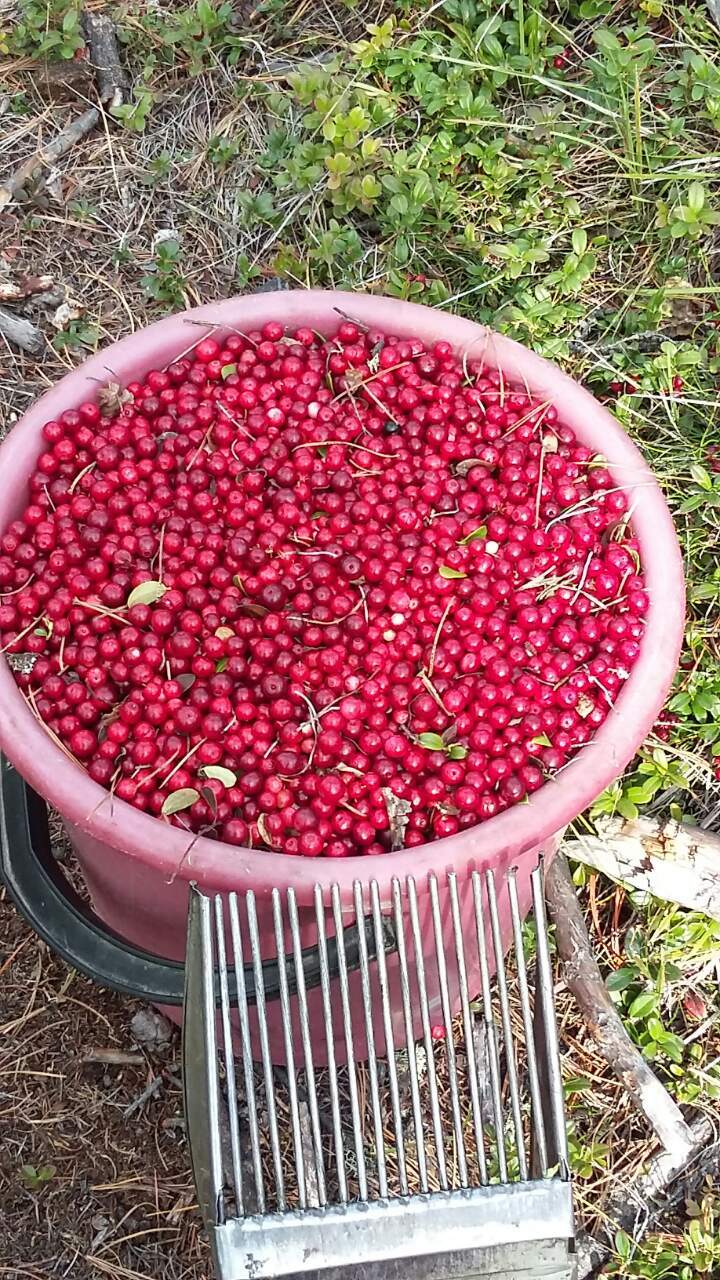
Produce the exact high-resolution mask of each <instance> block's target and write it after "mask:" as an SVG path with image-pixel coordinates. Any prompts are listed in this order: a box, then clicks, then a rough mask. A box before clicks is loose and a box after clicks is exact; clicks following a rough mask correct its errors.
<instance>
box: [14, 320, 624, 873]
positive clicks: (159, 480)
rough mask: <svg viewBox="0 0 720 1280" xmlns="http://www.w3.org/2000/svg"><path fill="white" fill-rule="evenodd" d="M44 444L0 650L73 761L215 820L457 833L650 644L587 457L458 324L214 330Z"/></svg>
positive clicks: (602, 471) (598, 470) (340, 833)
mask: <svg viewBox="0 0 720 1280" xmlns="http://www.w3.org/2000/svg"><path fill="white" fill-rule="evenodd" d="M43 436H44V440H45V451H44V452H43V453H42V454H41V455H40V457H39V458H38V460H37V466H36V469H35V473H34V475H33V477H32V479H31V482H30V491H31V493H30V502H29V505H28V506H27V508H26V510H25V512H24V514H23V516H22V519H20V520H16V521H14V522H13V523H12V524H11V525H10V527H9V528H8V529H7V530H6V531H5V533H4V536H3V537H2V538H1V539H0V647H1V648H2V649H3V651H5V652H8V653H9V654H11V655H16V657H15V658H13V659H11V661H12V662H13V665H14V667H15V669H16V679H17V681H18V684H19V686H20V688H21V689H22V690H23V692H24V694H25V697H26V698H27V700H28V703H29V705H30V707H31V709H32V711H33V713H34V714H35V715H36V716H37V717H38V719H39V720H40V721H41V722H42V723H43V724H44V725H45V726H46V727H47V730H48V732H49V733H50V734H51V735H52V737H53V738H54V739H55V740H56V741H57V742H58V743H59V744H61V746H62V747H63V749H64V750H66V751H67V752H69V753H70V754H71V755H72V756H73V757H74V758H75V759H76V760H77V761H78V762H80V764H81V765H82V766H83V767H84V768H85V769H87V771H88V773H89V775H90V777H91V778H93V779H94V780H95V781H96V782H98V783H100V784H101V785H102V786H104V787H107V788H109V789H110V790H112V791H113V792H114V794H115V795H117V796H118V797H120V798H122V799H123V800H126V801H128V802H130V803H131V804H133V805H135V806H137V808H139V809H142V810H145V811H147V812H148V813H150V814H155V815H159V816H162V817H164V819H165V820H167V821H170V822H172V823H174V824H176V825H178V826H183V827H186V828H187V829H189V830H192V831H195V832H203V833H204V834H206V835H208V836H210V837H211V838H217V839H222V840H225V841H228V842H230V843H233V844H238V845H251V846H254V847H264V848H271V849H275V850H281V851H283V852H285V853H299V854H303V855H306V856H308V857H312V856H316V855H320V854H325V855H326V856H330V857H345V856H347V855H349V854H357V853H371V854H377V853H382V852H386V851H388V850H391V849H394V848H399V847H402V846H406V847H407V846H413V845H419V844H422V843H424V842H425V841H428V840H433V839H436V838H438V837H442V836H451V835H453V834H454V833H455V832H457V831H462V830H464V829H466V828H468V827H471V826H473V825H475V824H477V823H480V822H483V821H485V820H486V819H488V818H491V817H493V816H494V815H495V814H497V813H499V812H500V811H501V810H503V809H506V808H507V807H508V806H510V805H513V804H516V803H518V802H519V801H521V800H523V799H524V798H525V797H526V796H527V795H528V794H529V793H531V792H533V791H536V790H537V789H538V788H539V787H540V786H542V784H543V782H544V781H545V779H546V778H547V777H548V776H549V775H552V774H554V773H555V772H556V771H557V770H558V769H560V768H562V766H563V765H564V764H565V763H566V762H567V761H568V760H569V759H570V758H571V756H572V755H573V754H574V753H575V752H576V751H577V750H578V749H579V748H580V747H582V745H583V744H584V743H586V742H587V741H588V740H589V739H590V737H591V736H592V734H593V733H594V731H595V730H596V729H597V728H598V726H599V725H601V724H602V722H603V721H604V719H605V717H606V715H607V713H608V709H609V708H610V707H611V706H612V704H613V702H614V700H615V698H616V697H617V694H618V691H619V689H620V687H621V685H622V684H623V682H624V680H625V679H626V678H627V676H628V674H629V672H630V669H631V668H632V666H633V663H634V662H635V661H636V659H637V657H638V654H639V652H640V644H641V639H642V634H643V626H644V621H643V620H644V615H645V613H646V611H647V608H648V597H647V594H646V592H645V589H644V584H643V579H642V575H641V568H640V564H639V558H638V545H637V542H636V541H635V539H634V538H633V537H632V536H631V533H630V532H629V530H628V520H627V511H626V498H625V495H624V494H623V493H622V492H621V491H620V490H619V489H618V488H617V486H616V485H615V483H614V481H613V478H612V476H611V474H610V472H609V471H608V469H607V466H606V465H605V462H604V459H602V458H601V457H598V456H593V454H592V452H591V450H590V449H588V448H586V447H585V446H583V445H581V444H579V443H578V441H577V439H576V438H575V436H574V435H573V432H572V431H571V430H569V429H568V428H567V427H566V426H563V425H562V424H561V423H560V422H559V421H558V414H557V411H556V409H555V408H554V406H552V405H550V404H548V403H540V402H538V401H537V400H535V399H533V398H532V397H531V396H530V395H528V393H527V392H526V390H523V389H521V388H518V387H512V386H510V385H508V383H507V382H506V380H505V379H503V377H502V374H501V373H498V372H495V371H485V370H483V368H482V367H481V366H474V365H472V364H468V362H467V360H466V359H463V358H460V357H458V356H457V355H455V354H454V352H453V350H452V349H451V347H450V346H449V344H448V343H447V342H437V343H435V345H434V346H433V347H432V348H430V349H428V348H427V347H426V346H425V345H424V344H423V343H422V342H420V341H414V340H406V339H399V338H397V337H393V336H391V335H388V334H384V333H381V332H378V331H373V330H367V329H365V328H363V327H361V326H359V325H357V324H354V323H352V322H351V321H349V320H346V321H344V322H343V323H341V324H340V325H339V327H338V330H337V332H336V333H335V334H334V335H333V336H331V337H328V338H323V337H321V336H319V335H318V334H317V333H315V332H314V331H313V330H312V329H309V328H300V329H297V330H296V331H295V332H294V333H292V334H286V333H285V330H284V328H283V326H282V325H281V324H275V323H272V324H267V325H265V327H264V329H263V330H262V332H252V333H248V334H242V335H241V334H240V333H230V334H228V335H226V336H225V337H223V338H222V339H221V340H217V341H216V340H215V339H214V338H205V339H203V340H202V341H199V342H198V343H197V345H196V346H195V347H194V349H193V350H192V352H190V353H185V354H183V355H182V356H181V357H180V358H178V359H177V360H176V361H175V362H174V363H172V364H170V365H169V366H168V368H167V369H163V370H159V369H155V370H153V371H152V372H150V373H148V374H147V376H146V377H145V378H144V380H143V381H138V382H133V383H131V384H130V385H129V386H128V387H127V388H126V389H124V390H121V389H120V388H119V387H108V388H105V389H104V390H103V391H102V392H101V393H100V395H99V397H98V403H92V402H88V403H86V404H82V405H80V406H79V407H78V408H77V409H72V410H69V411H68V412H66V413H63V414H62V415H61V416H60V418H59V419H58V420H57V421H52V422H48V423H46V425H45V427H44V430H43ZM17 655H24V656H23V657H22V659H20V658H19V657H18V656H17Z"/></svg>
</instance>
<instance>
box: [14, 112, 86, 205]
mask: <svg viewBox="0 0 720 1280" xmlns="http://www.w3.org/2000/svg"><path fill="white" fill-rule="evenodd" d="M99 119H100V112H99V111H98V109H97V107H89V108H88V110H87V111H83V113H82V115H81V116H77V118H76V119H75V120H71V122H70V124H68V125H66V126H65V128H64V129H62V130H61V131H60V133H58V134H57V136H56V137H55V138H53V140H52V142H49V143H48V144H47V146H45V147H41V148H40V149H39V150H38V151H36V152H35V155H34V156H31V157H30V159H29V160H26V161H25V163H24V164H22V165H21V166H20V168H19V169H17V170H16V171H15V173H14V174H11V176H10V177H9V178H8V180H7V182H5V183H4V184H3V185H2V186H0V209H4V208H5V207H6V205H9V204H11V203H12V202H13V201H14V200H17V199H18V197H20V195H21V192H24V191H26V190H27V188H28V187H29V186H32V184H33V182H35V181H37V180H38V179H39V178H40V177H41V175H42V173H43V172H44V171H46V170H48V169H51V168H52V166H53V165H54V164H55V163H56V161H57V160H60V159H61V158H62V157H63V156H64V155H66V153H67V152H68V151H70V150H71V148H72V147H74V146H75V143H76V142H80V141H81V139H82V138H84V137H85V136H86V135H87V134H88V133H90V131H91V129H94V128H95V125H96V124H97V122H98V120H99Z"/></svg>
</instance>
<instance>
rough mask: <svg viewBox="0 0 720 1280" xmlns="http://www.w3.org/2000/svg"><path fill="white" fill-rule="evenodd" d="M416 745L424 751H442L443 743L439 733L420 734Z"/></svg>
mask: <svg viewBox="0 0 720 1280" xmlns="http://www.w3.org/2000/svg"><path fill="white" fill-rule="evenodd" d="M418 743H419V744H420V746H421V747H424V748H425V750H426V751H444V750H445V743H444V742H443V740H442V738H441V736H440V734H439V733H421V734H419V736H418Z"/></svg>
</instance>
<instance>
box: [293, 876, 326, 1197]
mask: <svg viewBox="0 0 720 1280" xmlns="http://www.w3.org/2000/svg"><path fill="white" fill-rule="evenodd" d="M287 903H288V916H289V919H290V936H291V938H292V949H293V964H294V969H295V984H296V986H297V1002H298V1014H299V1017H300V1036H301V1039H302V1046H303V1059H304V1063H305V1087H306V1091H307V1097H308V1111H309V1113H310V1128H311V1130H312V1140H313V1151H314V1153H315V1175H316V1178H317V1198H318V1200H319V1202H320V1204H321V1205H325V1204H327V1190H326V1187H325V1161H324V1159H323V1149H322V1131H321V1129H320V1112H319V1108H318V1098H317V1089H316V1087H315V1067H314V1065H313V1057H312V1041H311V1039H310V1019H309V1017H308V1004H307V990H306V987H305V970H304V969H303V962H302V944H301V941H300V922H299V920H298V909H297V899H296V897H295V890H294V889H288V891H287ZM306 1193H307V1188H306Z"/></svg>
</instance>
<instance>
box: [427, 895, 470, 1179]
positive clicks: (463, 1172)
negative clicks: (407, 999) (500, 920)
mask: <svg viewBox="0 0 720 1280" xmlns="http://www.w3.org/2000/svg"><path fill="white" fill-rule="evenodd" d="M428 883H429V886H430V908H431V911H432V921H433V933H434V935H435V959H436V962H437V972H438V979H439V981H440V1000H441V1003H442V1011H443V1022H444V1024H445V1050H446V1053H447V1059H448V1075H449V1082H448V1083H449V1088H450V1104H451V1106H452V1114H453V1128H454V1130H455V1144H456V1148H457V1160H458V1169H459V1172H460V1185H461V1186H462V1187H466V1186H467V1184H468V1169H467V1152H466V1150H465V1136H464V1134H463V1122H462V1113H461V1110H460V1093H459V1091H458V1078H457V1064H456V1061H455V1044H454V1041H453V1034H452V1011H451V1009H450V994H449V991H448V980H447V965H446V963H445V944H444V939H443V931H442V920H441V919H440V901H439V898H438V886H437V877H436V876H435V875H430V876H428Z"/></svg>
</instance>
